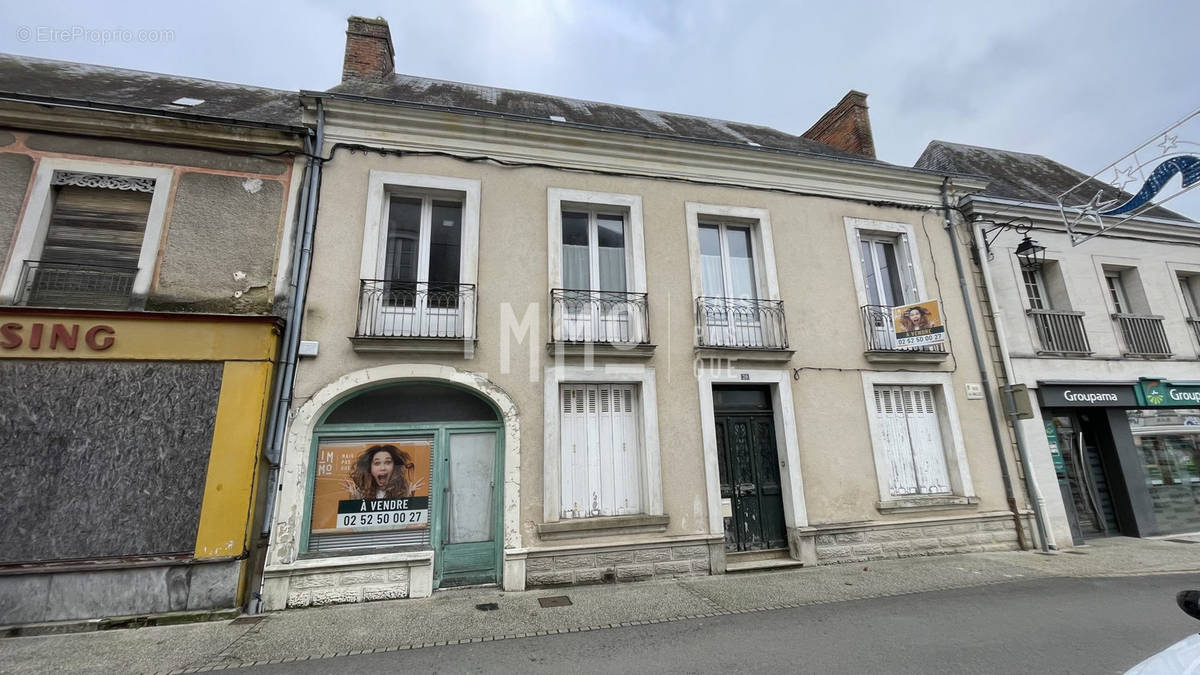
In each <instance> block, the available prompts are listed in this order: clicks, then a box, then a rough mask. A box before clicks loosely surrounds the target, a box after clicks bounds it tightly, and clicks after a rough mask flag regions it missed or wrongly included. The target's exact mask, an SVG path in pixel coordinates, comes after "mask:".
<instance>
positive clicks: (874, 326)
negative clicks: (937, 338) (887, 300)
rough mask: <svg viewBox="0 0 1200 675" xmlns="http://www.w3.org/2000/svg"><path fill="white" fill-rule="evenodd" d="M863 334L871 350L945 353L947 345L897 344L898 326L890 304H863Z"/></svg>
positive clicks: (861, 309)
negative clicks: (910, 345) (919, 345)
mask: <svg viewBox="0 0 1200 675" xmlns="http://www.w3.org/2000/svg"><path fill="white" fill-rule="evenodd" d="M860 312H861V313H862V325H863V336H864V337H865V338H866V339H867V351H869V352H893V351H894V352H937V353H939V354H940V353H944V352H945V351H946V347H945V345H943V344H941V343H938V344H932V345H925V346H921V347H901V346H900V345H898V344H896V328H895V324H893V323H892V307H891V306H890V305H863V306H862V307H861V308H860Z"/></svg>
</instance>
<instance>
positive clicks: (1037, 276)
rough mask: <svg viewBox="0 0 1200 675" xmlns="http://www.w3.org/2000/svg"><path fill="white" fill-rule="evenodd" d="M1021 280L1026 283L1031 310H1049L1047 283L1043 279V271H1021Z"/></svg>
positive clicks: (1026, 295) (1026, 292) (1026, 293)
mask: <svg viewBox="0 0 1200 675" xmlns="http://www.w3.org/2000/svg"><path fill="white" fill-rule="evenodd" d="M1021 279H1022V280H1023V281H1024V282H1025V297H1027V298H1029V309H1049V306H1048V305H1049V296H1047V295H1046V282H1045V281H1044V280H1043V279H1042V271H1041V270H1021Z"/></svg>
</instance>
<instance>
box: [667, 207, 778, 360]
mask: <svg viewBox="0 0 1200 675" xmlns="http://www.w3.org/2000/svg"><path fill="white" fill-rule="evenodd" d="M686 214H687V225H688V245H689V247H690V249H691V254H692V255H691V266H692V290H693V292H694V293H695V294H696V329H697V330H696V332H697V343H698V344H699V345H700V346H702V347H735V348H741V349H786V348H787V331H786V326H785V324H784V314H783V303H782V302H781V301H780V299H779V284H778V281H777V279H776V276H775V256H774V251H773V248H772V243H771V220H770V214H769V213H768V212H767V210H766V209H755V208H749V207H740V206H721V205H712V204H696V203H692V202H688V204H687V206H686Z"/></svg>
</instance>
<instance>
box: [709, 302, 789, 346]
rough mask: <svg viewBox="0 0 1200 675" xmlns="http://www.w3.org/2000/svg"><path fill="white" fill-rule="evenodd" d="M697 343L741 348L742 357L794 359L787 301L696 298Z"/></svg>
mask: <svg viewBox="0 0 1200 675" xmlns="http://www.w3.org/2000/svg"><path fill="white" fill-rule="evenodd" d="M696 344H697V347H698V348H700V349H701V350H713V351H719V350H737V351H740V352H742V353H741V354H739V357H740V358H762V356H763V355H767V357H768V358H777V357H782V358H783V359H787V358H790V357H791V355H792V352H791V351H790V350H789V349H788V339H787V326H786V325H785V323H784V314H783V301H782V300H757V299H753V298H717V297H699V298H696ZM755 354H758V356H755Z"/></svg>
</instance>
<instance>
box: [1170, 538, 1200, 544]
mask: <svg viewBox="0 0 1200 675" xmlns="http://www.w3.org/2000/svg"><path fill="white" fill-rule="evenodd" d="M1167 541H1171V542H1175V543H1176V544H1200V541H1196V540H1195V539H1168V540H1167Z"/></svg>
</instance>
